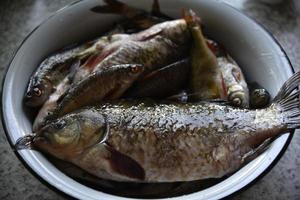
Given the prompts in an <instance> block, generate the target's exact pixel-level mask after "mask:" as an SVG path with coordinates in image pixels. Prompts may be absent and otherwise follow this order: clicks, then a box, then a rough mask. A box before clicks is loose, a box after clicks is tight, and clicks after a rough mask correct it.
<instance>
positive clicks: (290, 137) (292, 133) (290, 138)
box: [0, 0, 295, 199]
mask: <svg viewBox="0 0 300 200" xmlns="http://www.w3.org/2000/svg"><path fill="white" fill-rule="evenodd" d="M82 1H83V0H77V1H74V2H72V3H70V4H68V5H66V6H64V7H62V8H61V9H59V10H57V11H55V12H53V13H52V14H51V15H50V16H49V17H47V18H46V19H44V20H43V21H42V22H41V23H40V24H39V25H37V26H36V27H35V28H34V29H33V30H32V31H31V32H29V33H28V34H27V36H26V37H25V38H24V39H23V40H22V42H21V43H20V45H18V47H17V48H16V50H15V51H14V53H13V55H12V57H11V59H10V61H9V63H8V65H7V67H6V68H5V70H4V73H3V76H2V83H1V93H0V96H1V99H0V101H1V108H0V114H1V122H2V125H3V130H4V133H5V136H6V138H7V141H8V143H9V145H10V147H11V148H12V149H13V150H14V144H13V143H12V141H11V139H10V137H9V136H8V131H7V127H6V122H5V120H4V117H3V102H2V99H3V87H4V83H5V80H6V74H7V71H8V69H9V66H10V65H11V63H12V61H13V60H14V58H15V56H16V54H17V52H18V51H19V49H20V48H21V46H22V45H23V44H24V42H25V41H26V40H27V39H28V38H29V37H30V36H31V35H32V34H33V33H34V32H35V31H36V30H37V29H38V28H39V27H40V26H41V25H43V24H44V23H46V22H47V21H48V20H49V19H51V18H52V17H53V16H55V15H57V14H58V13H60V12H63V11H64V10H65V9H67V8H70V7H72V6H73V5H75V4H77V3H80V2H82ZM223 3H224V2H223ZM224 4H226V6H229V7H231V8H232V9H234V10H236V11H237V12H239V13H240V14H242V15H244V16H246V17H247V18H248V19H250V20H251V21H253V22H255V23H256V24H258V25H259V26H260V27H262V28H263V29H264V31H266V32H267V33H268V34H269V35H270V36H271V38H272V40H273V41H274V42H275V43H276V44H277V45H278V47H279V48H280V50H281V51H282V53H283V55H284V58H285V59H286V60H287V61H288V64H289V66H290V68H291V70H292V72H293V73H295V69H294V67H293V65H292V63H291V61H290V59H289V58H288V56H287V54H286V52H285V51H284V49H283V47H282V46H281V45H280V43H279V42H278V40H277V39H276V38H275V37H274V36H273V35H272V34H271V32H270V31H269V30H268V29H266V28H265V27H264V26H263V25H262V24H261V23H260V22H258V21H257V20H255V19H253V18H252V17H250V16H248V15H246V14H245V13H243V12H241V11H240V10H238V9H237V8H235V7H233V6H231V5H229V4H227V3H224ZM294 133H295V130H292V131H291V132H290V133H289V136H288V138H287V141H286V142H285V144H284V146H283V148H282V149H281V151H280V153H279V154H278V155H277V157H276V158H275V159H274V160H273V162H272V163H271V164H270V165H269V166H268V167H267V168H266V169H265V171H263V172H262V173H261V174H260V175H259V176H257V177H256V178H255V179H253V180H252V181H250V182H249V183H248V184H246V185H245V186H243V187H241V188H240V189H239V190H237V191H235V192H233V193H232V194H230V195H228V196H226V197H224V198H226V199H227V198H229V197H232V196H235V195H237V194H238V193H241V192H243V191H245V190H247V189H249V188H250V187H251V186H253V185H254V184H255V183H256V182H258V181H259V180H260V179H262V178H263V177H264V176H265V175H267V174H268V173H269V172H270V171H271V169H272V168H273V167H274V166H275V165H276V164H277V163H278V161H279V160H280V159H281V157H282V156H283V154H284V153H285V151H286V150H287V148H288V146H289V144H290V142H291V140H292V138H293V136H294ZM14 154H15V155H16V157H17V158H18V159H19V160H20V161H21V163H22V164H23V165H24V167H25V168H26V169H27V170H28V171H29V172H30V173H31V174H32V175H33V176H34V177H35V178H37V179H38V180H39V181H40V182H42V183H43V184H44V185H46V186H47V187H48V188H50V189H51V190H53V191H55V192H56V193H58V194H60V195H61V196H63V197H65V198H67V199H73V198H74V197H72V196H71V195H69V194H66V193H64V192H63V191H62V190H60V189H58V188H56V187H55V186H53V185H51V184H50V183H49V182H47V181H46V180H44V179H43V178H42V177H40V176H39V175H38V174H37V172H35V171H34V170H33V169H32V168H30V166H29V165H28V164H27V163H26V161H25V160H24V159H23V158H22V157H21V156H20V155H19V153H18V152H17V151H15V150H14Z"/></svg>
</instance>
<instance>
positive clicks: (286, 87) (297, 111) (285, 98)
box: [273, 72, 300, 129]
mask: <svg viewBox="0 0 300 200" xmlns="http://www.w3.org/2000/svg"><path fill="white" fill-rule="evenodd" d="M299 86H300V72H297V73H295V74H294V75H293V76H292V77H291V78H289V79H288V80H287V81H286V82H285V83H284V84H283V86H282V87H281V89H280V90H279V92H278V94H277V96H276V97H275V98H274V100H273V102H274V103H277V104H279V105H280V106H281V108H282V112H283V113H284V115H285V116H286V118H285V123H286V124H287V128H289V129H296V128H300V90H299Z"/></svg>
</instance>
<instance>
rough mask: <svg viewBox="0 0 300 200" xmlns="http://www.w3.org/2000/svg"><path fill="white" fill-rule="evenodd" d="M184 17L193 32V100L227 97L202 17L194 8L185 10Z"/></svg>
mask: <svg viewBox="0 0 300 200" xmlns="http://www.w3.org/2000/svg"><path fill="white" fill-rule="evenodd" d="M184 18H185V19H186V21H187V24H188V27H189V29H190V31H191V34H192V40H193V44H192V47H191V50H190V55H191V56H190V57H191V73H190V79H189V80H190V81H189V87H190V90H191V91H190V93H193V94H196V95H193V96H192V98H191V99H192V100H193V101H201V100H208V99H225V98H226V88H225V85H224V80H223V77H222V73H221V71H220V68H219V66H218V63H217V59H216V56H215V55H214V53H213V52H212V51H211V50H210V48H209V47H208V45H207V43H206V40H205V37H204V36H203V33H202V30H201V27H200V25H199V24H200V18H198V17H197V16H196V14H195V13H194V12H193V11H192V10H188V11H185V12H184Z"/></svg>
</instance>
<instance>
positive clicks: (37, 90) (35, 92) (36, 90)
mask: <svg viewBox="0 0 300 200" xmlns="http://www.w3.org/2000/svg"><path fill="white" fill-rule="evenodd" d="M33 92H34V95H35V96H38V97H40V96H41V95H42V91H41V90H40V89H39V88H37V87H35V88H34V89H33Z"/></svg>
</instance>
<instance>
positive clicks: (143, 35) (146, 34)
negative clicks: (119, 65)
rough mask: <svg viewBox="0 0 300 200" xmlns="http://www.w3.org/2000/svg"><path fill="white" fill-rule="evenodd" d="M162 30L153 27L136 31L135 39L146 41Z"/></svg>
mask: <svg viewBox="0 0 300 200" xmlns="http://www.w3.org/2000/svg"><path fill="white" fill-rule="evenodd" d="M162 31H163V30H162V29H153V30H146V31H142V32H140V33H138V34H137V35H136V36H137V38H136V40H138V41H146V40H150V39H152V38H154V37H155V36H157V35H159V34H160V33H161V32H162Z"/></svg>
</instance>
